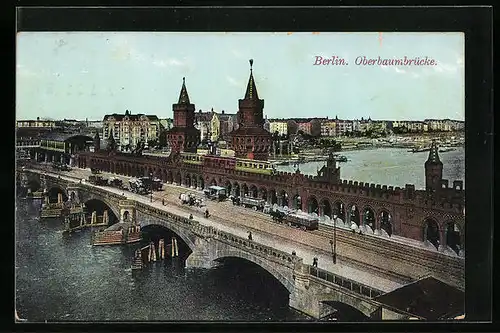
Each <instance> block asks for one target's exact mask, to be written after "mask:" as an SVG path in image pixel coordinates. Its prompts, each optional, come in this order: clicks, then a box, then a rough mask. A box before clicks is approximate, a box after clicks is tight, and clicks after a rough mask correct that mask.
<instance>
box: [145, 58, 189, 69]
mask: <svg viewBox="0 0 500 333" xmlns="http://www.w3.org/2000/svg"><path fill="white" fill-rule="evenodd" d="M153 65H155V66H157V67H169V66H185V65H187V62H186V61H184V62H183V61H180V60H178V59H176V58H170V59H166V60H161V59H157V60H153Z"/></svg>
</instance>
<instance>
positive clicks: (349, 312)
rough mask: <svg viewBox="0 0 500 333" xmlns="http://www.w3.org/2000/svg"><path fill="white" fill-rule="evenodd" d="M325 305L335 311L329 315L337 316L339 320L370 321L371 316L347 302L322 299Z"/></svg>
mask: <svg viewBox="0 0 500 333" xmlns="http://www.w3.org/2000/svg"><path fill="white" fill-rule="evenodd" d="M321 303H323V305H324V306H326V307H328V308H329V310H330V311H332V310H333V311H332V312H333V313H332V314H331V315H330V316H328V317H332V318H335V319H336V320H337V321H344V322H351V321H352V322H360V321H369V320H370V318H369V317H367V316H366V315H365V314H364V313H363V312H361V311H359V310H358V309H356V308H355V307H353V306H350V305H349V304H345V303H342V302H338V301H322V302H321Z"/></svg>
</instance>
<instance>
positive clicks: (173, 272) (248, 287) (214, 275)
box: [16, 200, 309, 322]
mask: <svg viewBox="0 0 500 333" xmlns="http://www.w3.org/2000/svg"><path fill="white" fill-rule="evenodd" d="M39 205H40V201H37V202H31V201H21V200H19V201H18V205H17V207H18V211H17V221H16V308H17V309H18V313H19V315H20V317H22V318H27V319H28V320H29V321H30V322H36V321H45V320H47V321H105V320H112V321H124V320H140V321H144V320H146V321H147V320H164V321H169V320H209V321H210V320H217V321H222V320H244V321H265V320H271V321H284V320H286V321H293V320H309V318H307V317H305V316H303V315H302V314H299V313H297V312H295V311H294V310H292V309H290V308H289V307H288V293H287V292H286V289H284V288H283V287H282V286H281V284H280V283H279V282H277V281H276V280H274V279H273V278H272V277H270V276H269V275H267V272H265V271H263V270H262V269H261V268H259V267H257V266H255V265H253V264H243V262H242V261H238V262H231V261H229V262H226V264H225V265H222V266H220V267H219V268H217V269H213V270H203V269H184V268H183V267H184V263H182V262H176V261H172V260H167V261H165V262H157V263H154V264H152V265H150V266H149V267H147V268H145V269H144V270H143V271H134V272H132V270H131V269H130V264H131V257H132V254H133V252H134V250H135V248H136V247H137V246H138V245H136V246H135V247H134V246H129V247H106V246H104V247H92V246H91V245H90V231H88V230H87V231H81V232H78V233H74V234H71V235H66V234H63V233H62V228H63V223H62V222H61V221H60V220H58V219H50V220H43V221H39V220H38V219H37V218H36V216H37V215H38V209H39V208H38V207H39Z"/></svg>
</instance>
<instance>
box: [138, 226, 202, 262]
mask: <svg viewBox="0 0 500 333" xmlns="http://www.w3.org/2000/svg"><path fill="white" fill-rule="evenodd" d="M141 234H142V239H141V242H140V247H141V248H142V247H144V246H147V245H149V244H151V242H153V243H154V245H155V250H156V255H157V257H158V255H159V252H158V250H159V249H158V245H159V242H160V239H163V240H164V242H165V258H168V259H169V260H172V259H175V260H176V262H178V263H179V266H180V267H182V268H183V267H185V262H186V259H187V258H188V257H189V255H190V254H191V253H192V250H191V249H190V248H189V246H188V245H187V244H186V242H184V241H183V240H182V238H181V237H180V236H179V235H178V234H176V233H175V232H173V231H172V230H170V229H168V228H167V227H164V226H162V225H158V224H149V225H146V226H144V227H141ZM173 238H175V239H176V241H177V246H178V252H179V256H178V257H174V258H172V251H171V249H172V242H173Z"/></svg>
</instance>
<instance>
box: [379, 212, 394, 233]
mask: <svg viewBox="0 0 500 333" xmlns="http://www.w3.org/2000/svg"><path fill="white" fill-rule="evenodd" d="M379 218H380V229H381V230H384V231H385V232H386V233H387V235H389V237H390V236H391V235H392V216H391V214H390V213H389V212H388V211H385V210H383V211H382V212H381V213H380V216H379Z"/></svg>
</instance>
